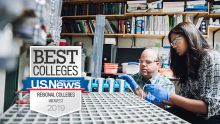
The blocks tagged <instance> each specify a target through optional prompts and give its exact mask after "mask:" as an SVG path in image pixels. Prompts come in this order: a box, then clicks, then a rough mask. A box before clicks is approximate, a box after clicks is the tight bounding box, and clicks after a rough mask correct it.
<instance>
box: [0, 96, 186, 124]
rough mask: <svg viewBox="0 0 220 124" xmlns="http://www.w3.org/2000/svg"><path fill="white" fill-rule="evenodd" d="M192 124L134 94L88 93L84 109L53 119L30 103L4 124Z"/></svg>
mask: <svg viewBox="0 0 220 124" xmlns="http://www.w3.org/2000/svg"><path fill="white" fill-rule="evenodd" d="M45 123H46V124H122V123H136V124H141V123H144V124H146V123H149V124H188V122H186V121H184V120H182V119H180V118H179V117H177V116H175V115H173V114H170V113H169V112H167V111H165V110H163V109H161V108H159V107H157V106H155V105H153V104H151V103H149V102H146V101H145V100H143V99H141V98H139V97H138V96H136V95H134V94H133V93H123V94H122V93H88V94H83V95H82V109H81V111H78V112H74V113H71V114H67V115H64V116H61V117H59V118H53V117H50V116H47V115H44V114H40V113H38V112H34V111H31V110H30V105H29V104H21V105H18V104H14V105H13V106H12V107H10V108H9V109H8V110H7V111H6V112H5V113H4V114H3V115H2V116H1V117H0V124H45Z"/></svg>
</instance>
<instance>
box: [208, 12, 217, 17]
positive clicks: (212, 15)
mask: <svg viewBox="0 0 220 124" xmlns="http://www.w3.org/2000/svg"><path fill="white" fill-rule="evenodd" d="M208 16H209V17H210V18H211V17H214V18H216V17H220V13H210V14H209V15H208Z"/></svg>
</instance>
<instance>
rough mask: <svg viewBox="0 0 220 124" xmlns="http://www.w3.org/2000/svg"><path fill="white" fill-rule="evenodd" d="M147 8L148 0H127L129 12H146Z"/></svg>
mask: <svg viewBox="0 0 220 124" xmlns="http://www.w3.org/2000/svg"><path fill="white" fill-rule="evenodd" d="M147 10H148V9H147V2H146V0H132V1H127V12H128V13H134V12H146V11H147Z"/></svg>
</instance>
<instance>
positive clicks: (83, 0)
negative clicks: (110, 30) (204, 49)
mask: <svg viewBox="0 0 220 124" xmlns="http://www.w3.org/2000/svg"><path fill="white" fill-rule="evenodd" d="M63 2H64V4H89V3H102V2H105V3H120V2H124V3H126V2H127V0H63ZM126 8H127V5H126V4H125V6H124V8H123V9H124V13H123V14H112V15H106V19H109V20H117V21H119V20H126V19H131V18H132V17H138V16H151V15H153V16H166V15H168V16H173V15H177V14H179V15H182V16H183V17H185V16H187V15H192V16H193V17H205V18H206V19H207V18H220V13H219V14H212V13H210V4H209V3H208V11H207V12H194V11H192V12H163V11H162V9H161V10H159V11H158V12H139V13H127V12H126ZM95 16H96V15H89V14H88V13H87V14H86V15H77V16H62V19H63V20H89V19H93V20H94V19H95ZM218 30H220V26H216V27H209V26H208V29H207V34H205V35H203V36H204V37H205V38H209V34H210V33H209V32H215V31H218ZM61 36H77V37H86V36H94V34H93V33H73V32H68V33H64V32H63V33H61ZM105 37H115V38H151V39H154V38H155V39H163V38H165V37H166V35H165V34H127V33H125V32H124V33H118V32H117V33H114V34H105Z"/></svg>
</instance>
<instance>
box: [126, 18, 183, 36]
mask: <svg viewBox="0 0 220 124" xmlns="http://www.w3.org/2000/svg"><path fill="white" fill-rule="evenodd" d="M182 21H183V17H182V15H181V14H178V15H173V16H168V15H166V16H158V15H156V16H154V15H151V16H138V17H132V18H131V19H129V22H130V24H131V34H149V35H167V34H168V33H169V31H170V29H172V28H173V27H174V26H175V25H177V24H178V23H180V22H182Z"/></svg>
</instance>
